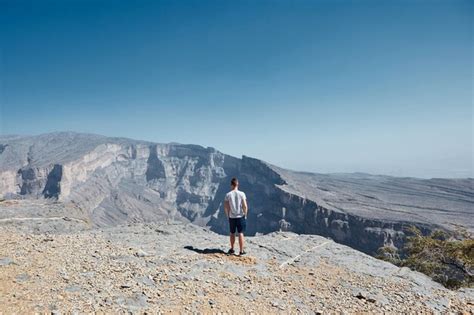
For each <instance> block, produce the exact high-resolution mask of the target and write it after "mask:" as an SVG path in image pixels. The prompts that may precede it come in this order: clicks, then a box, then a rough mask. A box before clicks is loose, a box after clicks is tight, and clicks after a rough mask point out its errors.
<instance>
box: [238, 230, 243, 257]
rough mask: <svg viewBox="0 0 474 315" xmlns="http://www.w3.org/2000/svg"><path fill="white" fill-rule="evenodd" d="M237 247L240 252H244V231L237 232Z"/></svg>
mask: <svg viewBox="0 0 474 315" xmlns="http://www.w3.org/2000/svg"><path fill="white" fill-rule="evenodd" d="M239 247H240V252H241V253H243V252H244V233H239Z"/></svg>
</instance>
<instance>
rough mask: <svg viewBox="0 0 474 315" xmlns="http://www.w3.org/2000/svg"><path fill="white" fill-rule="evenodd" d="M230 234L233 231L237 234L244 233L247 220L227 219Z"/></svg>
mask: <svg viewBox="0 0 474 315" xmlns="http://www.w3.org/2000/svg"><path fill="white" fill-rule="evenodd" d="M229 228H230V234H234V233H235V230H237V232H239V233H245V229H246V228H247V220H246V219H245V217H242V218H229Z"/></svg>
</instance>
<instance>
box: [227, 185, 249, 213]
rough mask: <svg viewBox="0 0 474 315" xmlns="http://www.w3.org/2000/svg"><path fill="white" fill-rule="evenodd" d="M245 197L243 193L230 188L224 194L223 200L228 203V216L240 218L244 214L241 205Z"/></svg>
mask: <svg viewBox="0 0 474 315" xmlns="http://www.w3.org/2000/svg"><path fill="white" fill-rule="evenodd" d="M246 199H247V197H246V196H245V193H244V192H243V191H240V190H237V189H235V190H231V191H229V192H228V193H227V194H226V195H225V200H226V201H228V202H229V204H230V213H229V218H241V217H243V216H244V210H243V209H242V205H243V203H244V200H246Z"/></svg>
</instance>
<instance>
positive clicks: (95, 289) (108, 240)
mask: <svg viewBox="0 0 474 315" xmlns="http://www.w3.org/2000/svg"><path fill="white" fill-rule="evenodd" d="M61 220H62V221H64V222H66V223H67V224H72V223H71V222H74V221H71V220H70V219H68V218H66V219H65V218H56V219H54V220H51V222H47V221H48V219H47V218H43V221H42V220H33V221H31V220H30V221H27V220H23V221H21V220H16V221H15V222H14V224H12V222H9V223H7V222H6V221H4V222H0V223H1V224H0V244H2V246H0V314H1V313H5V314H10V313H17V314H25V313H28V312H53V313H65V312H68V313H69V312H72V313H74V312H78V313H79V312H91V311H98V312H111V313H128V312H133V313H142V312H145V311H146V312H149V311H151V312H155V311H160V312H163V313H177V312H184V313H193V312H202V313H219V312H225V313H244V312H245V313H259V314H269V313H305V314H314V313H318V312H320V313H328V312H347V313H356V312H371V313H381V312H390V313H407V312H417V313H433V312H447V311H449V312H455V313H458V312H460V313H467V314H469V313H470V314H474V311H473V309H474V294H473V290H469V289H464V290H460V291H450V290H447V289H445V288H443V287H442V286H441V285H438V284H437V283H434V282H433V281H431V280H430V279H429V278H427V277H426V276H424V275H422V274H419V273H416V272H412V271H410V270H408V269H406V268H398V267H396V266H394V265H391V264H389V263H386V262H383V261H379V260H377V259H374V258H372V257H370V256H367V255H365V254H362V253H360V252H358V251H355V250H353V249H351V248H349V247H346V246H344V245H340V244H337V243H334V242H332V241H331V240H328V239H326V238H323V237H320V236H314V235H297V234H293V233H288V232H276V233H272V234H269V235H265V236H256V237H249V238H247V245H248V247H247V251H248V254H247V255H246V256H244V257H239V256H227V255H225V254H224V251H226V250H227V249H228V244H227V237H225V236H221V235H218V234H215V233H213V232H210V231H209V230H207V229H204V228H201V227H198V226H195V225H192V224H182V223H176V224H174V223H169V224H137V225H128V226H118V227H113V228H104V229H92V230H91V229H83V227H82V225H80V224H79V223H78V224H79V227H80V228H78V229H77V230H74V229H72V228H67V229H65V230H64V231H60V229H58V228H57V226H58V225H59V224H63V223H62V222H60V221H61ZM58 221H59V222H58ZM36 225H40V226H43V228H41V229H39V228H38V229H37V230H36V232H35V233H31V232H28V231H27V230H28V229H33V228H34V226H36ZM26 227H28V229H26ZM46 227H50V230H49V231H48V229H47V228H46ZM52 227H56V228H55V229H54V228H52ZM33 230H34V229H33Z"/></svg>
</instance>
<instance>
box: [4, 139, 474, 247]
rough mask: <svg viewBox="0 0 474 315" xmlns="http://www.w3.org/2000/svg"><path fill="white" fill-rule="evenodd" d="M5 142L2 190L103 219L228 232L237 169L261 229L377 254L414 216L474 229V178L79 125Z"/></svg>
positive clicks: (424, 225)
mask: <svg viewBox="0 0 474 315" xmlns="http://www.w3.org/2000/svg"><path fill="white" fill-rule="evenodd" d="M0 148H1V150H0V151H1V153H0V195H3V196H4V197H5V198H55V199H57V200H58V201H60V202H62V203H64V204H70V205H73V206H74V207H78V208H80V209H83V210H84V211H86V212H87V213H88V215H89V217H90V220H91V222H93V224H94V225H96V226H105V225H117V224H120V223H125V222H159V221H164V220H169V219H173V220H179V221H191V222H193V223H195V224H198V225H209V226H211V228H212V229H213V230H214V231H216V232H219V233H223V234H226V233H227V222H226V219H225V216H224V213H223V204H222V202H223V198H224V196H225V193H226V192H227V191H228V189H229V182H230V179H231V178H232V177H234V176H236V177H238V178H239V179H240V183H241V189H242V190H244V191H245V192H246V194H247V197H248V201H249V205H250V212H249V220H248V232H249V234H252V235H254V234H256V233H269V232H273V231H278V230H284V231H293V232H296V233H304V234H319V235H323V236H329V237H331V238H333V239H335V240H336V241H338V242H340V243H343V244H347V245H350V246H352V247H354V248H356V249H359V250H362V251H364V252H367V253H374V252H375V251H376V250H377V249H378V248H379V247H381V246H383V245H393V246H396V247H398V246H400V245H401V244H402V243H403V240H404V230H405V228H406V227H407V226H408V225H411V224H414V225H417V226H418V227H419V228H421V229H422V230H423V231H425V232H428V231H430V230H432V229H435V228H444V229H448V230H449V229H453V228H454V227H455V224H456V225H459V226H462V227H465V228H467V229H468V230H471V231H472V230H473V228H474V223H473V220H474V210H473V209H474V189H473V183H474V180H473V179H465V180H446V179H442V180H441V179H432V180H421V179H413V178H395V177H388V176H372V175H367V174H312V173H298V172H292V171H288V170H284V169H281V168H278V167H275V166H272V165H269V164H267V163H265V162H263V161H261V160H258V159H253V158H249V157H245V156H244V157H242V159H239V158H235V157H232V156H229V155H226V154H223V153H221V152H219V151H217V150H215V149H213V148H203V147H201V146H197V145H181V144H157V143H150V142H145V141H136V140H130V139H123V138H108V137H102V136H97V135H88V134H77V133H54V134H46V135H40V136H35V137H5V136H3V137H0Z"/></svg>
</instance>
